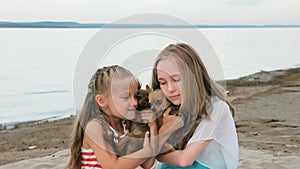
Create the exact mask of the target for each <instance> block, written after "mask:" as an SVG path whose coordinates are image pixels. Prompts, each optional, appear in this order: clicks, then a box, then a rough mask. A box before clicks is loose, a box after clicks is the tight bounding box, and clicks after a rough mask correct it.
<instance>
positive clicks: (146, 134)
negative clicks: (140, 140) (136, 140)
mask: <svg viewBox="0 0 300 169" xmlns="http://www.w3.org/2000/svg"><path fill="white" fill-rule="evenodd" d="M149 135H150V134H149V131H146V133H145V139H144V147H147V146H149V144H150V141H149Z"/></svg>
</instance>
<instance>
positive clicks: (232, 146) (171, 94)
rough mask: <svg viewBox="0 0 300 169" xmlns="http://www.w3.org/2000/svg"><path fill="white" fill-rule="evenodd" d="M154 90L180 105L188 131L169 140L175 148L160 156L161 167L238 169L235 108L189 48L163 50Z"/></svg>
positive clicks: (158, 61)
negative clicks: (158, 90)
mask: <svg viewBox="0 0 300 169" xmlns="http://www.w3.org/2000/svg"><path fill="white" fill-rule="evenodd" d="M152 88H153V89H161V90H162V92H163V93H164V95H165V96H166V97H167V99H168V100H169V101H170V102H172V103H173V104H174V105H175V106H179V111H180V113H181V116H182V118H183V120H184V127H182V128H181V129H179V130H178V131H176V132H175V133H174V134H173V135H172V136H171V137H170V139H172V140H171V141H173V143H174V144H173V145H174V147H175V148H176V150H175V151H172V152H170V153H166V154H162V155H159V156H157V159H158V160H159V161H161V163H158V165H157V168H159V169H165V168H181V167H185V168H198V169H201V168H210V169H226V168H228V169H234V168H237V165H238V142H237V134H236V129H235V124H234V121H233V117H232V115H233V108H232V107H231V105H230V104H229V102H228V100H227V99H226V95H225V91H224V89H222V88H221V87H220V86H219V85H217V84H216V83H215V82H214V81H213V80H211V79H210V77H209V75H208V72H207V70H206V68H205V66H204V64H203V62H202V61H201V59H200V57H199V56H198V54H197V52H196V51H195V50H194V49H193V48H192V47H191V46H189V45H187V44H184V43H180V44H171V45H169V46H168V47H166V48H165V49H163V50H162V52H161V53H160V54H159V56H158V57H157V59H156V62H155V65H154V69H153V76H152ZM178 136H181V137H182V138H179V137H178ZM177 140H179V141H177ZM176 166H179V167H176Z"/></svg>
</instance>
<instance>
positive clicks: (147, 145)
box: [143, 131, 152, 155]
mask: <svg viewBox="0 0 300 169" xmlns="http://www.w3.org/2000/svg"><path fill="white" fill-rule="evenodd" d="M149 135H150V133H149V131H146V133H145V139H144V144H143V147H144V149H146V151H147V152H149V155H151V154H152V147H151V144H150V139H149Z"/></svg>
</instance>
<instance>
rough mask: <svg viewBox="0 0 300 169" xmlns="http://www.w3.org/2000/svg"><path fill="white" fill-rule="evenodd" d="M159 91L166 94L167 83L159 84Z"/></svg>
mask: <svg viewBox="0 0 300 169" xmlns="http://www.w3.org/2000/svg"><path fill="white" fill-rule="evenodd" d="M160 89H161V91H162V92H163V93H164V95H166V92H167V91H168V88H167V85H160Z"/></svg>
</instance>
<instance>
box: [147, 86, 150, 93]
mask: <svg viewBox="0 0 300 169" xmlns="http://www.w3.org/2000/svg"><path fill="white" fill-rule="evenodd" d="M146 91H147V93H150V92H151V89H150V87H149V85H146Z"/></svg>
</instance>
